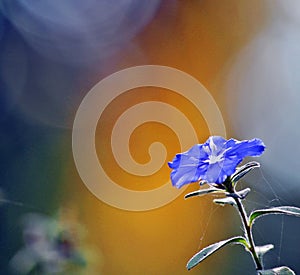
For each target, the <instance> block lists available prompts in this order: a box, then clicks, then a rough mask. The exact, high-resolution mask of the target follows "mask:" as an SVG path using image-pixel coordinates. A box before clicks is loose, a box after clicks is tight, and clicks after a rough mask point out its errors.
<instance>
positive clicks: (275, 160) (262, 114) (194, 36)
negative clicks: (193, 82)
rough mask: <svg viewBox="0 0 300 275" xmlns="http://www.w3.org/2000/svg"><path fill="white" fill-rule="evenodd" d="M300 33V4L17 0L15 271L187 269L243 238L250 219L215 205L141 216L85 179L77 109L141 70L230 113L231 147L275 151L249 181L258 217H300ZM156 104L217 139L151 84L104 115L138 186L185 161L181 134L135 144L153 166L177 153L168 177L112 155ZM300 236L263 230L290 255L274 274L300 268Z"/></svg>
mask: <svg viewBox="0 0 300 275" xmlns="http://www.w3.org/2000/svg"><path fill="white" fill-rule="evenodd" d="M299 26H300V3H299V2H298V1H297V0H286V1H280V0H272V1H271V0H252V1H239V0H224V1H217V0H197V1H196V0H193V1H183V0H181V1H180V0H165V1H160V0H152V1H144V0H142V1H140V0H122V1H108V0H107V1H106V0H102V1H96V0H88V1H79V0H72V1H71V0H66V1H53V0H45V1H39V2H36V1H23V0H18V1H10V0H2V1H1V2H0V112H1V115H0V127H1V131H0V148H1V169H0V173H1V183H0V190H1V192H0V203H1V204H0V221H1V222H0V245H1V253H0V255H1V257H0V274H47V273H50V274H104V275H114V274H128V275H131V274H151V275H152V274H157V275H159V274H163V275H164V274H174V275H175V274H178V275H181V274H188V271H186V269H185V265H186V262H187V261H188V260H189V258H190V257H191V256H192V255H193V254H194V253H196V252H197V251H198V250H199V249H201V248H202V247H204V246H206V245H209V244H211V243H213V242H217V241H220V240H223V239H226V238H229V237H232V236H234V235H236V234H242V230H241V227H240V222H239V217H238V215H237V214H236V213H235V210H234V209H232V208H231V207H229V206H228V207H224V208H223V207H220V206H216V205H213V203H212V198H211V197H209V196H207V197H201V198H194V199H190V200H187V201H185V200H184V199H183V194H182V195H180V196H179V197H177V198H176V199H175V200H174V201H172V202H171V203H169V204H167V205H165V206H163V207H160V208H157V209H154V210H150V211H142V212H133V211H125V210H121V209H117V208H114V207H112V206H109V205H107V204H105V203H104V202H102V201H100V200H99V199H97V198H96V197H95V196H94V195H93V194H92V193H91V192H90V191H89V190H88V189H87V188H86V186H85V185H84V183H83V182H82V180H81V178H80V176H79V174H78V172H77V170H76V167H75V164H74V160H73V156H72V125H73V121H74V117H75V114H76V111H77V109H78V107H79V105H80V103H81V101H82V100H83V98H84V96H85V95H86V94H87V93H88V92H89V90H90V89H91V88H92V87H93V86H94V85H95V84H97V83H98V82H99V81H101V80H102V79H103V78H105V77H106V76H109V75H110V74H112V73H114V72H117V71H119V70H121V69H124V68H128V67H131V66H137V65H148V64H154V65H163V66H169V67H173V68H176V69H179V70H181V71H183V72H186V73H188V74H190V75H191V76H193V77H195V78H196V79H197V80H199V81H200V82H201V83H202V84H203V85H204V86H205V87H206V88H207V89H208V91H209V92H210V93H211V95H212V96H213V98H214V100H215V101H216V103H217V104H218V106H219V109H220V111H221V113H222V116H223V119H224V122H225V126H226V131H227V137H228V138H230V137H234V138H236V139H251V138H254V137H257V138H261V139H262V140H263V141H264V143H265V144H266V146H267V150H266V152H265V154H264V155H263V156H262V157H261V158H260V159H259V161H260V163H261V166H262V167H261V169H259V170H257V171H254V172H252V174H251V175H248V176H247V177H246V178H245V180H243V182H242V183H241V188H242V187H248V186H249V187H250V188H251V189H252V192H251V194H250V195H249V199H248V200H247V202H246V208H247V210H248V211H250V210H252V209H253V208H260V207H268V206H280V205H293V206H298V207H300V200H299V196H300V185H299V182H300V181H299V180H300V175H298V171H299V167H300V158H299V154H300V147H299V146H298V140H299V138H300V128H299V126H297V125H299V120H300V111H299V110H300V108H299V106H300V93H299V89H300V46H299V45H300V33H299ZM103 93H104V94H105V91H103ZM148 100H154V101H161V102H165V103H168V104H171V105H174V106H175V107H176V108H178V109H180V111H181V112H182V113H185V114H186V115H187V116H188V117H189V120H190V122H191V123H192V125H193V126H194V129H195V130H196V132H197V136H198V139H199V142H204V141H205V140H206V139H207V137H208V136H209V135H210V132H209V130H208V126H207V125H206V122H205V119H204V118H203V117H202V114H201V112H199V111H197V110H195V108H194V107H193V104H192V102H187V101H186V99H184V98H183V97H180V96H178V94H176V93H174V91H167V92H166V91H163V89H158V88H153V87H152V88H148V87H145V88H139V89H133V90H130V91H127V92H126V93H124V94H122V95H120V96H119V97H118V98H116V99H115V100H114V101H113V102H112V103H111V104H109V105H108V106H107V108H106V110H105V112H104V113H103V114H102V116H101V118H100V120H99V121H100V122H99V123H98V127H97V133H96V140H97V142H96V147H97V154H98V158H99V161H100V162H101V164H102V165H103V166H104V168H105V169H106V171H107V174H108V175H109V176H110V177H111V178H112V179H114V180H115V182H117V183H118V184H119V185H121V186H123V187H126V188H128V189H132V190H138V191H140V190H149V189H152V188H156V187H159V186H161V185H162V184H164V183H165V182H166V181H167V180H168V178H169V173H170V170H169V168H168V167H167V161H169V160H171V159H172V158H173V156H174V155H175V154H176V153H177V152H179V151H180V146H179V142H178V139H177V138H176V135H175V134H176V133H174V131H173V129H171V128H169V127H164V126H163V125H161V124H159V123H155V122H153V123H152V124H151V123H150V124H149V123H148V124H144V125H141V127H139V128H137V129H136V130H135V131H134V132H133V134H132V137H131V143H130V144H129V147H130V151H131V153H132V155H133V157H134V158H136V160H137V161H138V162H140V163H145V162H147V160H148V158H149V155H148V153H147V148H148V147H149V144H151V143H152V142H154V141H160V142H163V143H164V145H165V147H166V150H167V158H166V160H165V165H164V166H163V167H162V168H161V169H160V170H159V171H158V172H157V173H156V174H154V175H152V176H151V177H139V176H133V175H128V173H127V172H124V171H123V170H122V169H121V168H120V167H119V166H118V164H117V163H116V161H115V160H114V159H113V156H112V152H111V150H110V149H109V148H108V146H109V144H110V135H111V128H112V126H113V125H114V123H115V120H116V119H117V117H118V116H120V115H121V112H122V111H124V110H126V109H128V108H130V107H131V106H133V105H134V104H137V103H139V102H143V101H148ZM197 188H198V186H197V184H193V185H191V186H190V187H188V189H187V190H186V191H185V193H186V192H189V191H192V190H196V189H197ZM299 228H300V220H297V218H293V217H281V216H272V217H271V216H268V217H265V218H262V219H260V220H258V221H257V222H256V223H255V229H254V236H255V240H256V243H257V244H258V245H264V244H268V243H273V244H274V245H275V248H274V250H273V251H272V252H269V254H267V255H266V257H265V265H266V267H269V268H271V267H276V266H280V265H287V266H289V267H291V268H292V269H294V270H295V271H296V273H298V272H300V264H299V258H300V249H299V245H300V236H299V234H298V232H299ZM32 268H35V270H33V269H32ZM30 272H31V273H30ZM34 272H36V273H34ZM189 274H255V267H254V266H253V263H252V260H251V258H250V255H249V254H247V253H246V252H245V251H244V250H243V248H242V247H235V246H234V247H226V248H224V249H223V250H222V251H219V252H218V253H216V254H214V255H213V256H211V257H210V258H208V259H207V260H205V261H204V262H203V263H202V264H200V265H199V266H197V267H196V268H195V269H193V270H191V271H189Z"/></svg>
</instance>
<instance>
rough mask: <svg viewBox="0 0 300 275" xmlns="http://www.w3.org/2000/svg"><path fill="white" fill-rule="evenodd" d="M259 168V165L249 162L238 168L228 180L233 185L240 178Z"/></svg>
mask: <svg viewBox="0 0 300 275" xmlns="http://www.w3.org/2000/svg"><path fill="white" fill-rule="evenodd" d="M258 167H260V164H259V163H258V162H256V161H250V162H248V163H246V164H245V165H243V166H241V167H238V168H237V170H236V171H235V172H234V174H232V175H231V177H230V180H231V182H232V183H233V184H234V185H235V184H236V183H237V182H238V181H239V180H240V179H241V178H242V177H244V176H245V175H246V174H248V173H249V172H250V171H251V170H253V169H254V168H258Z"/></svg>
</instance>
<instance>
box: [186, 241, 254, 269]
mask: <svg viewBox="0 0 300 275" xmlns="http://www.w3.org/2000/svg"><path fill="white" fill-rule="evenodd" d="M232 243H236V244H241V245H243V246H245V247H246V248H248V247H249V245H248V243H247V241H246V239H245V238H244V237H241V236H239V237H234V238H231V239H228V240H224V241H220V242H218V243H214V244H211V245H210V246H207V247H205V248H203V249H202V250H201V251H199V252H198V253H196V254H195V255H194V256H193V257H192V258H191V259H190V260H189V261H188V263H187V266H186V268H187V269H188V270H190V269H192V268H193V267H195V266H196V265H197V264H199V263H200V262H202V261H203V260H204V259H206V258H207V257H208V256H210V255H211V254H213V253H214V252H216V251H217V250H219V249H220V248H222V247H224V246H225V245H227V244H232Z"/></svg>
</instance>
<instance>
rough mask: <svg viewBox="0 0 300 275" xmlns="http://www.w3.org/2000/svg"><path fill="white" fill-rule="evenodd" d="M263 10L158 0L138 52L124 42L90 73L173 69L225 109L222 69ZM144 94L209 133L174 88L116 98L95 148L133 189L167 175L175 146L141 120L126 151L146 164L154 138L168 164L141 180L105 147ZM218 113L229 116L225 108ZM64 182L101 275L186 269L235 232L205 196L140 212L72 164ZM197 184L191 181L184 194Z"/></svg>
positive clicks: (219, 269)
mask: <svg viewBox="0 0 300 275" xmlns="http://www.w3.org/2000/svg"><path fill="white" fill-rule="evenodd" d="M262 12H263V6H262V5H261V2H260V1H233V0H232V1H163V2H162V5H161V7H160V10H159V12H158V13H157V14H156V16H155V18H154V19H153V20H152V21H151V22H150V23H149V25H148V26H147V27H146V28H145V29H144V30H143V31H142V32H141V33H139V34H138V35H137V36H136V37H135V38H134V40H133V41H132V43H133V44H134V45H135V48H134V49H135V50H132V48H131V47H128V48H126V47H125V48H124V49H123V51H122V52H121V53H118V54H116V55H115V56H114V57H113V59H112V60H111V63H109V64H107V69H106V71H105V72H103V70H102V71H101V72H97V71H95V72H93V76H92V77H93V79H94V80H95V82H97V81H100V80H101V79H102V78H103V77H104V76H107V75H109V74H110V73H113V72H115V71H118V70H121V69H123V68H127V67H130V66H135V65H144V64H157V65H164V66H170V67H175V68H177V69H180V70H182V71H184V72H187V73H189V74H190V75H192V76H193V77H195V78H196V79H198V80H199V81H200V82H201V83H202V84H204V86H205V87H206V88H207V89H208V90H209V91H210V92H211V94H212V96H213V97H214V98H215V100H216V102H217V104H218V105H219V106H220V108H221V110H222V104H223V102H222V100H223V99H224V97H225V95H224V93H222V70H223V69H224V66H225V65H226V64H227V63H228V62H230V58H231V56H232V55H233V54H234V53H236V52H237V51H238V50H239V48H240V47H242V46H243V45H244V44H245V43H247V41H248V40H249V39H251V36H252V35H253V34H254V33H255V32H256V31H257V29H258V28H259V26H260V25H261V24H262V23H263V22H262V19H260V13H262ZM254 15H255V17H256V20H255V21H253V20H252V16H254ZM225 67H226V66H225ZM147 100H157V101H163V102H166V103H168V104H171V105H173V106H175V107H177V108H179V109H180V110H181V111H182V112H183V113H185V114H186V115H187V116H188V117H189V119H190V121H191V122H192V123H193V125H194V127H195V129H196V131H197V134H198V137H199V142H203V141H205V140H206V138H207V137H208V136H209V135H210V133H209V130H208V127H207V125H206V122H205V120H204V119H203V117H202V116H201V114H200V113H199V112H197V110H194V109H193V107H192V106H190V105H189V104H188V102H186V100H185V99H184V98H180V96H178V95H176V94H174V93H172V92H171V91H169V92H168V93H167V94H165V93H164V94H162V93H161V91H160V89H158V88H140V89H135V90H132V91H128V92H126V93H124V94H122V95H121V96H119V97H118V98H116V99H115V100H114V101H113V102H112V103H111V104H110V105H109V106H108V107H107V109H106V110H105V112H104V113H103V114H102V116H101V118H100V120H99V124H98V129H97V134H96V144H97V153H98V157H99V161H100V162H101V163H102V165H103V167H104V169H105V170H106V171H107V174H108V175H109V176H110V177H111V178H112V179H113V180H114V181H115V182H119V184H120V185H121V186H124V187H126V188H129V189H132V190H149V189H152V188H155V187H158V186H160V185H161V183H162V182H163V183H164V182H165V181H166V180H167V179H168V177H169V173H170V169H169V168H168V166H167V161H168V160H171V159H172V158H173V156H174V155H175V154H176V153H177V152H179V150H180V147H179V142H178V140H177V138H176V137H175V135H174V133H173V132H172V130H171V129H169V128H167V127H164V126H162V125H160V124H158V123H148V124H144V125H141V126H140V127H139V128H137V129H136V130H135V131H134V133H133V134H132V138H131V141H132V142H131V143H130V144H129V148H130V151H131V153H132V155H133V157H134V158H135V159H136V161H138V162H141V163H143V162H146V161H147V159H148V157H149V156H148V154H147V148H148V146H149V144H150V143H152V142H154V141H156V140H157V139H159V140H160V141H161V142H163V143H164V145H165V146H166V148H167V151H168V159H167V160H166V163H165V166H164V167H163V168H162V169H161V170H160V171H159V172H158V173H156V174H154V175H153V176H151V177H146V178H141V177H136V176H133V175H129V174H128V173H126V172H125V171H123V170H121V169H120V167H118V166H117V163H116V162H115V160H114V159H113V156H112V152H111V149H109V146H110V133H111V129H112V127H113V125H114V123H115V121H116V119H117V118H118V116H120V115H121V113H122V112H123V111H124V110H126V109H127V108H129V107H130V106H132V105H134V104H137V103H139V102H142V101H147ZM223 116H224V120H225V121H226V119H227V117H226V113H225V112H224V113H223ZM228 130H229V134H230V129H228ZM66 182H68V183H69V184H68V188H67V189H66V190H67V191H68V192H66V193H67V194H68V195H66V196H67V197H68V198H67V200H70V201H73V202H75V203H76V204H77V205H78V207H79V208H80V211H81V222H82V223H83V224H84V225H85V226H86V227H87V228H88V233H89V235H88V240H89V242H90V243H93V244H94V245H95V246H96V247H97V248H99V249H100V250H101V252H102V261H101V264H99V269H100V270H99V272H103V274H109V275H111V274H112V275H114V274H116V275H117V274H128V275H129V274H130V275H134V274H174V275H175V274H178V275H180V274H187V273H188V271H186V269H185V265H186V263H187V260H188V259H189V258H190V257H191V256H192V255H193V254H194V253H196V252H197V251H198V250H199V249H200V248H201V247H203V246H205V245H208V244H210V243H212V242H215V241H219V240H222V239H225V238H227V237H230V236H232V234H233V232H234V229H233V226H234V224H236V223H237V222H238V217H237V216H235V215H234V214H233V210H231V209H227V208H221V207H218V206H214V205H213V203H212V199H211V198H209V197H208V198H194V199H190V200H187V201H185V200H184V198H183V195H181V196H179V197H178V198H177V199H176V200H174V201H173V202H171V203H169V204H168V205H165V206H163V207H161V208H159V209H155V210H151V211H144V212H130V211H124V210H120V209H116V208H114V207H111V206H108V205H106V204H105V203H103V202H101V201H100V200H98V199H97V198H96V197H94V196H93V195H92V194H91V193H90V192H89V191H88V190H87V189H86V187H85V186H84V184H83V183H82V182H81V180H80V178H79V176H78V175H77V173H76V170H75V168H74V165H73V163H72V162H71V168H70V171H69V173H68V175H67V177H66ZM197 188H198V187H197V184H193V185H191V186H190V187H189V188H188V190H187V191H186V192H188V191H192V190H195V189H197ZM235 249H237V250H236V251H239V250H238V248H235ZM225 252H226V250H225ZM227 252H228V253H227V254H226V253H222V252H219V254H216V255H215V256H213V257H211V258H210V259H207V260H206V261H205V262H204V263H203V264H201V265H200V266H199V267H197V268H195V269H193V270H192V271H189V274H225V272H226V270H227V269H228V268H230V264H232V261H233V259H232V255H234V251H233V250H229V248H228V250H227ZM230 255H231V256H230ZM226 261H228V262H229V265H226ZM228 266H229V267H228ZM226 268H227V269H226ZM227 271H228V270H227ZM223 272H224V273H223ZM228 272H230V271H228ZM228 274H229V273H228Z"/></svg>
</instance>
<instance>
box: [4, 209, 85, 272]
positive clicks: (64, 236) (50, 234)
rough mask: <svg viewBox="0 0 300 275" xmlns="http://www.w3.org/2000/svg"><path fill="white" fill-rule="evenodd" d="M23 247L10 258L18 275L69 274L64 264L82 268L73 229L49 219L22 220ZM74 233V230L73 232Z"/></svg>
mask: <svg viewBox="0 0 300 275" xmlns="http://www.w3.org/2000/svg"><path fill="white" fill-rule="evenodd" d="M23 222H24V228H23V239H24V247H23V248H21V249H20V250H19V251H18V252H17V253H16V254H15V255H14V256H13V258H12V259H11V261H10V265H11V268H12V270H13V271H15V272H17V273H18V274H33V273H34V274H36V273H38V274H69V273H68V265H72V264H75V265H76V266H81V267H82V266H84V265H85V259H84V258H83V257H82V255H81V252H82V251H80V247H79V245H78V241H77V242H76V239H77V236H76V233H77V230H76V228H74V229H73V230H71V229H72V228H68V226H67V225H66V224H60V223H59V222H58V221H57V220H56V219H53V218H51V217H48V216H45V215H42V214H37V213H30V214H27V215H25V216H24V219H23ZM74 230H75V231H74Z"/></svg>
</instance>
